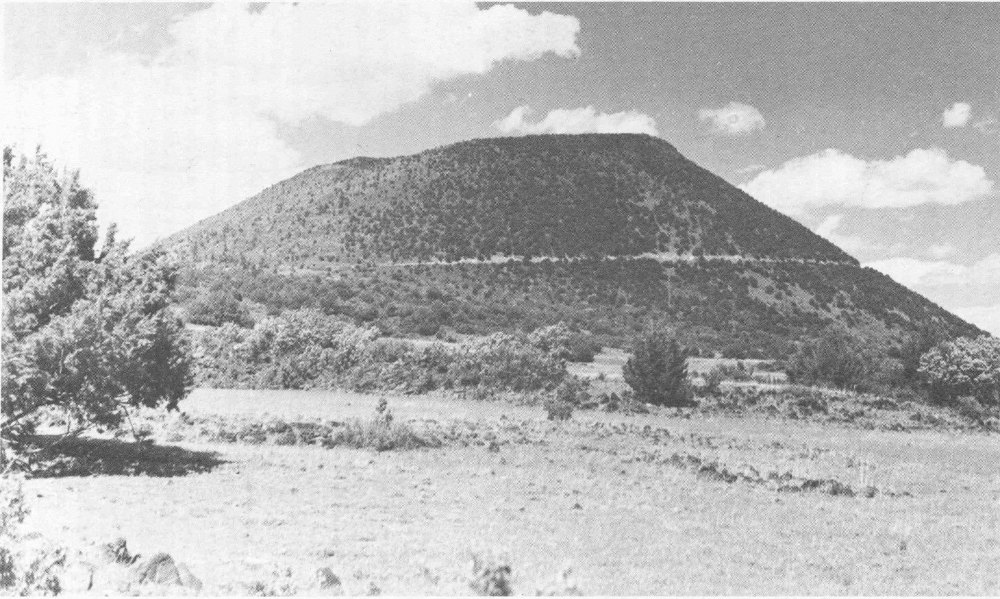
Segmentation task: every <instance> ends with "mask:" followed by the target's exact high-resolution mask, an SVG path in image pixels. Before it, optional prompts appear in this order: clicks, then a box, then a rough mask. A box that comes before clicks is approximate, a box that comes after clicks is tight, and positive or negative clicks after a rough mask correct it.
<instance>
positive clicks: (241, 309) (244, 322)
mask: <svg viewBox="0 0 1000 599" xmlns="http://www.w3.org/2000/svg"><path fill="white" fill-rule="evenodd" d="M185 311H186V312H187V320H188V322H190V323H193V324H202V325H207V326H212V327H218V326H222V325H223V324H225V323H227V322H231V323H233V324H235V325H236V326H239V327H244V328H246V327H252V326H253V322H254V321H253V318H252V317H251V316H250V310H249V309H248V308H247V305H246V303H245V302H244V301H243V298H242V297H240V296H239V295H238V294H236V293H233V292H232V291H221V290H216V291H211V292H209V293H207V294H205V295H199V296H198V297H196V298H195V299H194V300H193V301H192V302H190V303H189V304H188V306H187V308H186V309H185Z"/></svg>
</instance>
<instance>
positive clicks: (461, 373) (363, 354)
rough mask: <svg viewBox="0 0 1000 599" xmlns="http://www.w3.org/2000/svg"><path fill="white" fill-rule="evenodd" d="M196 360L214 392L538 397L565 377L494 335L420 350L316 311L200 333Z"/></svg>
mask: <svg viewBox="0 0 1000 599" xmlns="http://www.w3.org/2000/svg"><path fill="white" fill-rule="evenodd" d="M198 353H199V355H200V356H201V359H200V360H199V365H198V369H199V370H198V381H199V384H201V385H203V386H217V387H241V388H252V389H312V388H320V389H336V388H344V389H352V390H356V391H401V392H404V393H425V392H428V391H433V390H436V389H452V388H457V387H485V388H489V389H494V390H509V391H537V390H543V389H553V388H555V387H556V385H558V384H559V383H560V382H561V381H562V380H563V378H564V377H565V376H566V368H565V363H564V362H563V361H562V360H560V359H557V358H556V357H554V356H552V355H551V354H548V353H545V352H543V351H542V350H540V349H538V348H537V347H535V346H533V345H531V344H530V343H529V342H528V340H527V338H526V337H525V336H523V335H507V334H504V333H497V334H495V335H491V336H489V337H484V338H478V339H470V340H467V341H464V342H462V343H460V344H458V345H457V346H455V347H449V346H445V345H443V344H432V345H430V346H423V347H417V346H415V345H414V344H412V343H409V342H406V341H400V340H394V339H382V338H379V332H378V330H377V329H375V328H374V327H369V326H362V327H359V326H355V325H353V324H351V323H348V322H344V321H342V320H339V319H336V318H334V317H329V316H325V315H323V314H322V313H320V312H318V311H315V310H297V311H292V312H286V313H283V314H282V315H280V316H277V317H271V318H267V319H264V320H262V321H261V322H259V323H257V325H256V326H254V328H253V329H251V330H245V329H239V328H238V327H236V326H234V325H232V324H226V325H224V326H222V327H219V328H218V329H214V330H209V331H204V332H202V333H201V334H200V336H199V338H198Z"/></svg>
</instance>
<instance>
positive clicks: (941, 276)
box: [865, 253, 1000, 335]
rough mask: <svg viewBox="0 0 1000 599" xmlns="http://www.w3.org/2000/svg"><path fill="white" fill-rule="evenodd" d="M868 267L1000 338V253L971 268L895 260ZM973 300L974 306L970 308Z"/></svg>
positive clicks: (932, 261) (874, 263) (932, 262)
mask: <svg viewBox="0 0 1000 599" xmlns="http://www.w3.org/2000/svg"><path fill="white" fill-rule="evenodd" d="M865 266H868V267H871V268H874V269H875V270H877V271H879V272H882V273H884V274H886V275H889V276H890V277H892V278H893V279H894V280H895V281H896V282H898V283H900V284H902V285H905V286H906V287H909V288H910V289H913V290H914V291H916V292H918V293H920V294H922V295H925V296H927V297H928V298H930V299H931V300H933V301H935V302H937V303H938V304H940V305H942V306H944V307H945V308H947V309H949V310H951V311H952V312H954V313H955V314H958V315H959V316H962V317H963V318H966V319H967V320H968V321H969V322H972V323H974V324H976V325H978V326H979V327H980V328H983V329H985V330H988V331H990V332H991V333H993V334H994V335H1000V327H997V326H996V325H997V324H998V322H997V321H998V317H1000V253H993V254H989V255H987V256H985V257H983V258H982V259H980V260H978V261H977V262H974V263H972V264H968V265H966V264H957V263H954V262H949V261H946V260H919V259H916V258H909V257H896V258H888V259H885V260H877V261H874V262H870V263H868V264H865ZM970 300H971V302H975V303H974V304H972V305H970V303H971V302H970ZM990 310H995V311H994V312H991V311H990Z"/></svg>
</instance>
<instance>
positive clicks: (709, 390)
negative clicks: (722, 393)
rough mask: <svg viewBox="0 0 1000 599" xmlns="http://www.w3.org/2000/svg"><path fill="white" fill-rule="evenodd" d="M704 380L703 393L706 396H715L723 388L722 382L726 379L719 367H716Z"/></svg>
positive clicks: (703, 376) (705, 375)
mask: <svg viewBox="0 0 1000 599" xmlns="http://www.w3.org/2000/svg"><path fill="white" fill-rule="evenodd" d="M702 378H703V379H704V380H705V383H704V385H702V388H701V391H702V393H704V394H706V395H715V394H716V393H718V392H719V390H720V389H721V388H722V381H723V380H724V379H725V377H724V376H723V374H722V371H721V369H720V368H719V367H715V368H713V369H711V370H709V371H708V372H706V373H705V374H704V375H702Z"/></svg>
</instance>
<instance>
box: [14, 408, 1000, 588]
mask: <svg viewBox="0 0 1000 599" xmlns="http://www.w3.org/2000/svg"><path fill="white" fill-rule="evenodd" d="M389 399H390V404H391V405H392V410H393V413H394V422H398V423H401V424H405V425H407V426H409V427H411V428H412V429H413V430H414V431H417V432H418V434H420V435H422V436H423V435H432V436H433V437H434V438H436V439H439V440H440V442H441V446H440V447H438V448H435V449H433V450H427V451H401V452H381V453H380V452H376V451H372V450H371V449H363V450H359V449H354V448H352V447H348V446H345V445H344V444H341V445H337V446H333V447H323V446H322V444H309V445H286V446H283V445H279V444H276V443H275V442H274V440H273V439H269V440H265V441H264V442H262V443H259V444H249V443H246V442H244V441H240V440H238V439H237V441H236V442H232V443H217V442H216V443H209V444H206V443H205V441H204V438H202V437H200V435H201V432H200V427H202V426H203V425H204V427H205V428H208V429H210V428H211V426H216V425H218V424H219V423H220V422H228V421H231V422H233V423H245V422H252V421H257V422H274V421H284V422H305V421H310V420H311V421H314V422H346V421H350V420H351V419H357V420H358V421H360V422H364V421H365V419H367V418H370V417H371V414H372V413H373V409H374V408H375V406H376V404H377V401H378V398H376V397H366V396H362V395H355V394H335V393H325V394H316V393H298V394H297V393H289V392H277V393H271V394H260V393H254V392H241V393H227V392H214V391H200V392H198V393H196V394H195V396H194V397H193V398H192V399H190V400H188V402H187V404H184V405H182V408H184V409H185V410H187V411H188V414H189V419H190V420H192V422H191V423H189V424H187V425H185V426H187V427H188V429H189V432H190V431H193V432H191V435H190V437H185V439H189V440H186V441H176V442H177V443H180V444H181V446H182V447H183V448H185V449H186V450H189V451H211V452H217V453H218V454H219V455H220V456H221V457H222V460H221V462H222V463H220V464H219V465H217V466H216V467H215V468H214V469H212V470H211V471H208V472H204V473H201V474H192V475H190V476H185V477H181V478H158V477H151V476H95V477H83V478H80V477H63V478H50V479H38V480H29V481H28V482H27V483H26V487H25V488H26V490H27V491H28V496H29V498H30V500H31V504H32V508H33V513H32V514H31V516H29V519H28V521H27V522H26V525H28V526H31V527H33V529H34V530H37V531H39V532H41V533H43V534H44V535H46V536H47V537H53V538H58V539H60V540H61V541H65V542H66V543H67V544H70V545H74V544H75V545H86V544H87V543H90V542H101V541H106V540H108V539H112V538H115V537H118V536H124V537H125V538H127V539H128V541H129V546H130V547H131V548H133V550H135V551H139V552H142V553H154V552H157V551H167V552H169V553H170V554H171V555H174V556H176V557H177V558H178V559H180V560H182V561H184V562H185V563H187V564H188V566H189V568H190V569H191V571H192V573H193V574H194V575H195V576H198V577H199V578H201V579H202V580H203V582H204V583H205V590H204V592H205V593H209V594H215V593H219V594H246V593H247V592H250V590H253V591H254V592H259V593H268V594H269V593H279V594H285V593H304V592H317V591H316V589H315V581H314V577H315V572H316V571H317V569H318V568H322V567H329V568H331V570H332V571H333V572H334V573H335V574H336V575H337V577H339V579H340V580H341V582H342V584H343V588H344V591H345V592H346V593H348V594H360V595H364V594H367V593H369V592H371V591H372V589H377V590H379V591H380V592H384V593H387V594H468V593H469V592H470V589H472V588H473V587H472V586H470V585H471V584H472V581H473V580H474V575H473V573H472V571H471V570H470V568H469V556H470V554H474V553H475V554H483V555H485V554H494V555H504V556H507V562H506V563H508V564H509V565H510V569H511V571H510V575H509V577H507V579H508V582H509V584H510V586H511V589H512V590H513V592H515V593H527V594H534V593H535V592H536V591H540V590H543V589H547V588H551V583H550V581H552V580H553V578H558V576H559V573H560V572H565V571H566V570H567V568H570V567H571V568H572V572H573V583H572V588H574V589H578V590H580V591H583V592H586V593H593V594H678V593H681V594H716V593H745V594H760V593H764V594H788V593H792V594H926V593H931V594H954V593H961V594H996V593H998V592H1000V574H998V570H997V568H996V564H997V563H1000V532H998V531H1000V509H998V507H1000V505H998V503H997V502H998V498H1000V476H998V475H997V471H996V464H997V463H998V461H1000V443H997V436H996V435H989V434H979V433H966V434H962V435H956V434H953V433H946V432H936V431H916V432H910V433H900V432H884V431H876V430H859V429H850V428H844V427H841V426H835V427H831V426H829V425H824V424H819V423H814V422H808V421H789V420H778V419H762V418H755V417H750V418H734V417H729V416H725V415H717V414H707V415H704V414H703V415H698V414H695V415H694V416H692V417H689V418H684V417H678V416H674V415H672V414H673V412H669V411H663V412H660V413H653V414H648V415H634V416H624V415H619V414H606V413H598V412H578V413H576V414H574V417H573V419H572V420H570V421H568V422H564V423H560V424H554V423H551V422H549V421H547V420H546V417H545V413H544V411H543V410H542V409H541V408H540V407H530V406H515V405H510V404H505V403H501V402H495V403H490V404H482V403H476V402H472V401H465V402H463V401H458V400H448V399H443V398H435V397H417V398H401V397H390V398H389ZM266 412H271V414H270V415H268V416H265V415H263V414H264V413H266ZM689 415H690V414H689ZM163 423H164V424H166V423H167V421H166V420H164V421H163ZM153 424H154V425H155V426H152V428H153V430H154V433H155V437H156V442H157V443H159V444H166V443H168V442H169V441H168V440H167V439H165V438H163V436H164V435H171V434H174V435H176V434H178V431H179V430H180V428H177V429H176V430H175V429H174V428H171V427H170V426H163V427H162V428H161V425H159V424H156V423H155V422H153ZM210 425H211V426H210ZM171 426H173V425H171ZM179 426H180V425H178V427H179ZM234 426H235V425H234ZM241 426H242V424H241ZM341 428H342V427H341ZM192 441H193V442H192ZM783 486H784V487H788V488H784V489H782V487H783ZM869 486H870V487H873V488H874V489H876V490H877V492H876V493H875V494H874V496H873V497H868V496H867V495H868V494H866V493H864V492H863V490H864V489H865V488H867V487H869ZM795 487H799V488H798V489H797V490H796V489H795ZM844 488H848V489H850V490H851V491H852V493H853V495H854V496H851V494H849V493H844V492H842V490H843V489H844ZM789 491H797V492H789ZM565 588H570V587H569V586H566V587H565Z"/></svg>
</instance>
